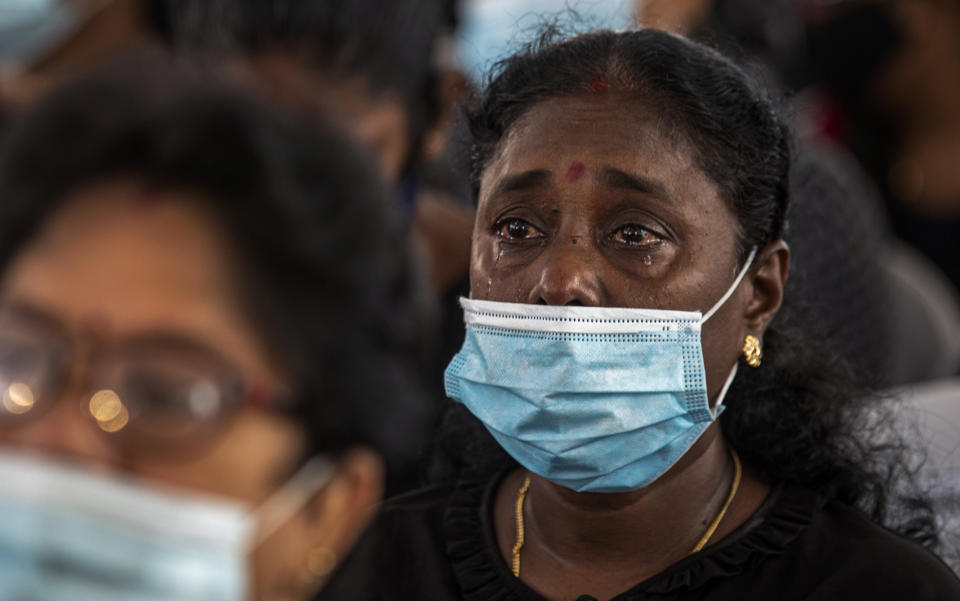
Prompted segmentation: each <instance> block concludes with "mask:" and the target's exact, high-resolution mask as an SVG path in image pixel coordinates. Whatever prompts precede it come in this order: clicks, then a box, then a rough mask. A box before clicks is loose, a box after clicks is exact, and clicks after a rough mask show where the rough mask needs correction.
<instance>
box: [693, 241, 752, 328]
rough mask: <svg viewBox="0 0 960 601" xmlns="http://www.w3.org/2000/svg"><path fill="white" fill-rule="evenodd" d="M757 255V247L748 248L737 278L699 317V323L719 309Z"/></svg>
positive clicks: (735, 288) (741, 279) (734, 289)
mask: <svg viewBox="0 0 960 601" xmlns="http://www.w3.org/2000/svg"><path fill="white" fill-rule="evenodd" d="M756 256H757V247H756V246H754V247H753V248H752V249H750V255H749V256H748V257H747V261H746V262H745V263H744V264H743V269H741V270H740V273H739V274H738V275H737V278H736V279H735V280H733V284H732V285H731V286H730V287H729V288H727V292H726V294H724V295H723V296H722V297H720V300H718V301H717V302H716V304H715V305H713V307H711V308H710V310H709V311H707V312H706V313H704V315H703V317H701V318H700V323H701V324H703V323H705V322H706V321H707V320H708V319H710V318H711V317H713V314H714V313H716V312H717V311H719V310H720V307H722V306H723V303H725V302H727V299H729V298H730V297H731V296H732V295H733V293H734V292H735V291H736V290H737V287H738V286H739V285H740V282H742V281H743V278H744V277H745V276H746V275H747V271H749V270H750V266H751V265H753V259H754V257H756Z"/></svg>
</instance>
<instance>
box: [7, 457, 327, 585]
mask: <svg viewBox="0 0 960 601" xmlns="http://www.w3.org/2000/svg"><path fill="white" fill-rule="evenodd" d="M330 473H332V467H331V464H330V463H329V462H328V461H326V460H324V459H323V458H319V457H318V458H316V459H314V460H311V461H310V462H308V463H307V464H306V465H305V466H304V467H303V468H302V469H301V470H300V471H299V472H298V473H297V474H296V475H295V476H294V477H293V478H292V479H291V480H290V481H289V482H288V483H287V484H286V485H285V486H283V487H282V488H281V489H280V490H279V491H278V492H277V493H275V494H274V495H273V496H272V497H271V498H270V499H269V500H268V501H267V502H266V503H264V504H263V505H261V506H260V508H258V509H256V510H251V508H249V507H246V506H244V505H243V504H240V503H237V502H234V501H229V500H224V499H221V498H218V497H210V496H202V495H197V494H195V493H194V494H185V493H184V492H183V491H172V490H168V489H162V488H157V487H154V486H147V485H144V484H142V483H136V482H133V481H131V480H129V479H122V478H118V477H111V476H107V475H104V474H99V473H95V472H91V471H89V470H83V469H78V468H76V467H72V466H69V465H64V464H59V463H54V462H51V461H49V460H47V459H43V458H40V457H36V456H30V455H18V454H12V453H0V483H2V485H0V518H2V519H0V601H121V600H123V601H171V600H173V599H176V600H178V601H243V600H245V599H247V598H249V589H248V582H247V580H248V574H249V570H248V564H247V562H248V561H249V554H250V551H251V550H252V549H253V548H254V547H256V545H257V544H259V542H260V541H262V540H263V539H265V538H266V537H267V536H269V534H270V533H272V532H274V531H275V530H276V529H277V528H278V527H279V526H280V525H282V524H284V523H285V522H286V521H287V520H288V519H289V518H290V517H291V516H292V515H293V514H294V513H295V512H296V511H297V510H299V509H300V508H301V507H302V506H303V504H304V503H305V502H306V501H307V500H308V499H309V498H310V497H311V496H312V495H313V493H315V492H316V491H317V490H318V489H319V488H320V487H321V486H323V484H324V483H325V482H326V481H327V479H328V477H329V475H330Z"/></svg>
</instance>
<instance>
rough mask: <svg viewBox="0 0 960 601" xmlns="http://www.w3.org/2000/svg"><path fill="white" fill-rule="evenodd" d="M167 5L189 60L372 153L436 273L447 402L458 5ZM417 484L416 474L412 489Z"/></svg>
mask: <svg viewBox="0 0 960 601" xmlns="http://www.w3.org/2000/svg"><path fill="white" fill-rule="evenodd" d="M160 1H161V2H162V3H163V5H164V7H165V13H166V15H167V21H168V23H169V35H168V44H169V45H170V46H171V47H173V48H174V49H175V50H176V51H177V52H178V53H179V54H180V55H186V56H188V57H189V58H191V59H193V60H212V61H214V62H216V63H220V64H224V65H227V68H228V69H229V70H230V71H231V72H232V73H233V75H234V76H235V77H236V78H237V79H239V80H242V81H245V82H246V83H248V84H250V85H252V86H254V87H256V88H258V89H260V90H262V91H264V92H265V93H267V94H268V95H270V96H271V97H272V98H273V99H275V100H276V101H278V102H281V103H283V104H286V105H287V106H291V107H294V108H295V109H297V110H298V111H299V112H300V113H301V114H303V115H304V116H305V118H307V119H311V118H317V117H322V118H325V119H330V120H332V121H335V122H337V123H338V124H341V125H342V126H343V128H344V129H345V130H346V131H348V132H350V133H351V134H353V135H354V136H355V137H356V138H357V139H358V140H360V141H361V142H362V143H364V144H365V145H367V146H368V147H369V148H370V149H372V150H373V152H374V153H375V155H376V156H377V158H378V159H379V164H380V167H381V172H382V174H383V176H384V177H385V178H386V179H387V180H388V181H390V182H392V183H393V185H394V187H395V194H394V196H395V199H396V202H397V204H398V205H400V206H401V207H402V208H403V212H404V214H405V216H406V223H407V224H408V226H409V228H410V230H409V231H410V241H411V243H412V244H413V245H414V247H415V248H417V249H418V251H419V255H420V256H421V257H422V258H423V259H424V260H425V262H426V264H427V265H428V267H429V270H430V273H431V275H432V281H433V287H434V291H435V293H436V296H437V299H438V302H437V303H436V305H435V306H436V307H437V312H438V316H437V317H438V321H439V323H440V326H441V327H440V329H439V333H440V335H439V337H438V338H439V340H438V341H437V342H438V343H437V345H436V353H437V359H436V360H435V361H432V365H433V368H434V369H433V372H434V373H433V377H432V379H433V381H435V382H436V383H437V385H436V389H435V390H436V392H437V396H438V397H439V391H440V386H439V383H440V382H441V381H442V370H443V367H444V365H446V362H447V361H448V360H449V359H450V357H452V356H453V355H454V353H456V351H457V349H458V348H459V347H460V344H461V343H462V342H463V328H462V326H461V321H460V313H459V310H458V309H457V305H456V299H457V298H458V297H459V296H460V295H462V294H465V293H466V290H467V286H468V284H467V267H468V263H469V255H470V231H471V229H472V227H473V206H472V205H471V203H470V201H469V190H468V188H467V185H466V182H467V176H466V169H465V168H460V167H459V166H460V165H461V164H463V165H465V164H466V162H467V160H466V159H465V158H463V157H459V156H453V157H451V148H450V147H448V141H449V139H450V137H451V130H452V128H453V124H454V122H455V121H456V119H457V116H458V113H459V100H460V99H461V98H462V97H463V95H464V94H465V91H466V81H465V80H464V77H463V75H462V74H461V73H460V71H459V66H458V64H457V61H456V54H455V49H454V48H453V45H452V39H453V36H454V34H455V33H456V29H457V26H458V0H404V1H402V2H397V1H395V0H303V1H300V2H281V1H274V0H212V1H211V0H160ZM440 403H441V399H440V398H438V399H437V405H438V409H437V410H438V413H439V405H440ZM422 443H423V444H424V446H425V447H426V446H428V445H429V441H426V440H424V441H422ZM414 471H416V470H413V469H412V470H411V472H414ZM418 478H419V477H418V476H416V475H413V474H412V475H411V482H410V483H411V485H414V484H419V480H418Z"/></svg>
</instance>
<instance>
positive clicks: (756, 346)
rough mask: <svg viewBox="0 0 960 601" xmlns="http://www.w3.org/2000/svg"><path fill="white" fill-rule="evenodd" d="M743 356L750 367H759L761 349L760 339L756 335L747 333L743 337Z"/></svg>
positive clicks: (761, 355)
mask: <svg viewBox="0 0 960 601" xmlns="http://www.w3.org/2000/svg"><path fill="white" fill-rule="evenodd" d="M743 357H744V359H746V360H747V365H749V366H750V367H760V360H761V359H763V350H762V349H761V348H760V340H759V339H758V338H757V337H756V336H752V335H747V337H746V338H744V339H743Z"/></svg>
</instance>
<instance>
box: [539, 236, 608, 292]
mask: <svg viewBox="0 0 960 601" xmlns="http://www.w3.org/2000/svg"><path fill="white" fill-rule="evenodd" d="M575 240H577V239H572V240H567V241H566V243H565V244H562V245H560V246H559V247H557V248H554V249H551V250H550V251H549V252H547V253H544V255H542V257H541V258H542V261H543V270H542V271H541V272H540V279H539V280H538V281H537V284H536V285H535V286H534V287H533V289H532V290H531V291H530V295H529V296H528V298H527V302H528V303H530V304H541V305H585V306H588V307H602V306H604V305H605V304H606V300H607V299H606V292H605V288H604V286H603V282H602V277H601V272H602V261H603V259H602V257H599V256H598V251H597V249H594V248H592V247H591V245H589V244H585V243H584V241H583V239H580V240H578V241H575Z"/></svg>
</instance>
